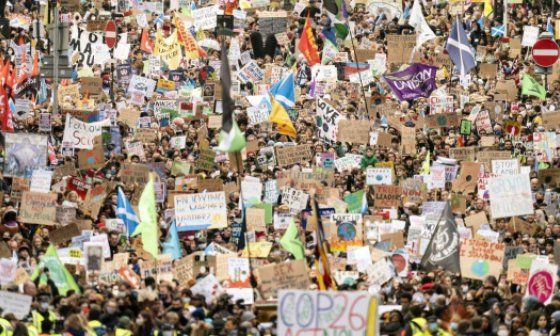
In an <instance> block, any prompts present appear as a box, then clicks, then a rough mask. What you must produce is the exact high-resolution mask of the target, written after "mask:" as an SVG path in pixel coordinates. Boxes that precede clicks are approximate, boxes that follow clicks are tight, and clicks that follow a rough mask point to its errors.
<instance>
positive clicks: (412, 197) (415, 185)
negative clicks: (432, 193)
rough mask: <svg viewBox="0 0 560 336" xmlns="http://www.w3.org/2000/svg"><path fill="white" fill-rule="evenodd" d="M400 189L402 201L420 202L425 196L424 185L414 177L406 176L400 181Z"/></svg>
mask: <svg viewBox="0 0 560 336" xmlns="http://www.w3.org/2000/svg"><path fill="white" fill-rule="evenodd" d="M401 191H402V195H403V197H404V198H403V202H404V203H407V202H413V203H417V204H419V203H422V202H423V201H424V199H425V198H426V185H425V184H424V183H423V182H422V181H420V180H418V179H414V178H407V179H405V180H402V181H401Z"/></svg>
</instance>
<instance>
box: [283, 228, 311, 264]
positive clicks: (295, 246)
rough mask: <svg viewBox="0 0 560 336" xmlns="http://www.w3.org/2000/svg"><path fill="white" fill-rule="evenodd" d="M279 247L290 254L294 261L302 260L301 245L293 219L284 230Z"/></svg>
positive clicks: (302, 250)
mask: <svg viewBox="0 0 560 336" xmlns="http://www.w3.org/2000/svg"><path fill="white" fill-rule="evenodd" d="M280 246H282V248H283V249H284V250H286V251H288V252H290V253H291V254H292V255H293V256H294V258H296V260H299V259H303V258H304V257H305V253H304V249H303V243H302V242H301V240H300V239H299V234H298V229H297V226H296V222H294V219H293V218H292V220H291V221H290V225H288V228H287V229H286V232H285V233H284V235H283V236H282V238H280Z"/></svg>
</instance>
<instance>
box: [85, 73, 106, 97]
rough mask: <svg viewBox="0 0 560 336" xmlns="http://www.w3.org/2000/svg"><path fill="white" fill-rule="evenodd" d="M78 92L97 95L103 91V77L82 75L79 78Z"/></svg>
mask: <svg viewBox="0 0 560 336" xmlns="http://www.w3.org/2000/svg"><path fill="white" fill-rule="evenodd" d="M80 92H81V93H82V94H84V95H90V94H91V95H98V94H100V93H101V92H103V78H98V77H82V78H80Z"/></svg>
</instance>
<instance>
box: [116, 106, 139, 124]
mask: <svg viewBox="0 0 560 336" xmlns="http://www.w3.org/2000/svg"><path fill="white" fill-rule="evenodd" d="M138 118H140V110H138V109H136V108H134V107H128V108H125V109H122V110H120V111H119V117H118V119H117V120H118V121H121V122H123V123H124V124H126V125H127V126H129V127H136V123H137V122H138Z"/></svg>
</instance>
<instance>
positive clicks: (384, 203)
mask: <svg viewBox="0 0 560 336" xmlns="http://www.w3.org/2000/svg"><path fill="white" fill-rule="evenodd" d="M373 190H374V204H375V207H376V208H393V207H395V208H396V207H398V206H400V204H401V194H402V189H401V187H400V186H394V185H375V186H374V187H373Z"/></svg>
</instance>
